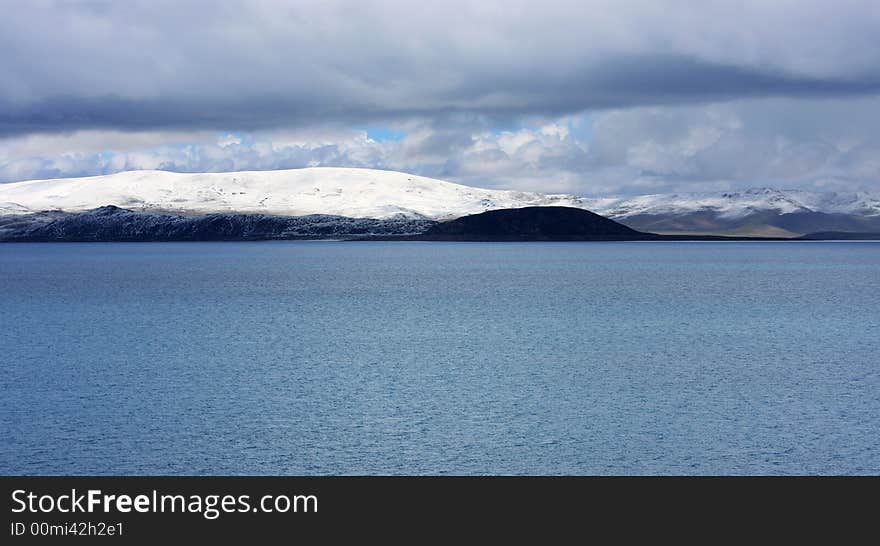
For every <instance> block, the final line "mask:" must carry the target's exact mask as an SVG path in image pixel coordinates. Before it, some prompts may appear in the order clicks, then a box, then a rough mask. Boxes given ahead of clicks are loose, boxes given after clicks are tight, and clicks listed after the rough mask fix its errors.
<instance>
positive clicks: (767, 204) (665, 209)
mask: <svg viewBox="0 0 880 546" xmlns="http://www.w3.org/2000/svg"><path fill="white" fill-rule="evenodd" d="M581 205H582V206H584V207H586V208H588V209H590V210H593V211H595V212H597V213H599V214H602V215H605V216H608V217H610V218H614V219H615V220H617V221H619V222H622V223H624V224H626V225H628V226H630V227H632V228H635V229H639V230H645V231H654V232H662V233H705V234H727V235H751V236H775V237H788V236H795V235H801V234H806V233H812V232H817V231H853V232H875V231H880V193H878V194H871V193H834V192H829V193H820V192H805V191H796V190H786V191H783V190H776V189H772V188H761V189H752V190H745V191H737V192H718V193H685V194H659V195H643V196H639V197H619V198H602V199H584V200H583V202H582V204H581Z"/></svg>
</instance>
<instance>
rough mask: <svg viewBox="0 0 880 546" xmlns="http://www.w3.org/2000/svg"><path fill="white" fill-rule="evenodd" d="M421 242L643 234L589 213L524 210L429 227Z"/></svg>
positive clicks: (560, 209)
mask: <svg viewBox="0 0 880 546" xmlns="http://www.w3.org/2000/svg"><path fill="white" fill-rule="evenodd" d="M414 238H416V239H419V240H422V241H635V240H650V239H654V238H656V236H655V235H652V234H648V233H642V232H639V231H636V230H634V229H632V228H628V227H626V226H624V225H623V224H619V223H617V222H615V221H614V220H609V219H608V218H605V217H604V216H599V215H598V214H595V213H592V212H590V211H588V210H584V209H577V208H570V207H524V208H519V209H502V210H491V211H488V212H483V213H481V214H473V215H470V216H462V217H461V218H457V219H455V220H450V221H448V222H443V223H440V224H436V225H434V226H432V227H430V228H429V229H428V230H427V231H425V232H424V233H422V234H421V235H417V236H415V237H414Z"/></svg>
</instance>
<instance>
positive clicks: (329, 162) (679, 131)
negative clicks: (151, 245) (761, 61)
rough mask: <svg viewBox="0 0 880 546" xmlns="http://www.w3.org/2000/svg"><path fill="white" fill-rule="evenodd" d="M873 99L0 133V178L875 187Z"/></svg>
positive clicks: (567, 188) (879, 157)
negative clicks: (182, 174)
mask: <svg viewBox="0 0 880 546" xmlns="http://www.w3.org/2000/svg"><path fill="white" fill-rule="evenodd" d="M878 125H880V99H863V100H861V101H855V102H853V101H791V100H765V101H745V102H736V103H724V104H714V105H701V106H680V107H645V108H634V109H627V110H615V111H609V112H604V113H594V114H590V115H584V116H574V117H572V116H568V117H563V118H559V119H555V120H553V119H544V120H541V119H535V120H533V124H531V125H529V126H525V127H519V128H515V129H509V130H504V131H492V130H489V129H487V128H486V122H485V120H481V119H479V118H472V119H470V120H466V121H462V120H461V119H459V120H456V122H455V123H447V124H435V123H431V122H429V121H422V122H410V123H407V124H401V125H398V126H395V128H394V129H395V131H399V132H401V133H403V134H404V137H403V138H402V139H401V140H383V141H376V140H374V139H371V138H370V137H369V136H368V134H367V132H366V131H363V130H354V129H344V128H339V127H323V128H315V127H312V128H309V129H303V130H298V131H262V132H252V133H233V134H229V133H213V132H194V133H175V132H171V133H168V134H163V133H161V132H160V133H156V132H144V133H120V132H102V131H80V132H76V133H71V134H68V135H64V136H62V135H51V136H49V135H31V136H25V137H21V138H13V139H6V140H0V180H3V181H12V180H23V179H34V178H47V177H58V176H84V175H93V174H104V173H110V172H117V171H120V170H129V169H166V170H176V171H190V172H196V171H206V172H218V171H234V170H264V169H283V168H296V167H306V166H316V165H324V166H353V167H370V168H386V169H393V170H401V171H408V172H413V173H416V174H422V175H426V176H434V177H437V178H443V179H448V180H453V181H458V182H462V183H467V184H473V185H481V186H487V187H501V188H510V189H523V190H536V191H553V192H572V193H579V194H584V195H607V194H638V193H650V192H664V191H700V190H708V189H730V188H743V187H754V186H765V185H769V186H778V187H785V188H818V189H840V190H842V189H877V188H878V185H880V184H878V183H880V137H878V135H877V134H876V127H877V126H878Z"/></svg>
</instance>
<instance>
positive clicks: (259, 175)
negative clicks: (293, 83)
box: [0, 167, 582, 219]
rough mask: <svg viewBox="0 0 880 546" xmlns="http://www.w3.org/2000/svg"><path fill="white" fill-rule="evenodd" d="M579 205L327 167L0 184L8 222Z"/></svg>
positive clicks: (438, 213)
mask: <svg viewBox="0 0 880 546" xmlns="http://www.w3.org/2000/svg"><path fill="white" fill-rule="evenodd" d="M581 201H582V200H581V199H580V198H578V197H575V196H571V195H549V194H541V193H530V192H519V191H505V190H489V189H482V188H473V187H470V186H463V185H460V184H453V183H451V182H445V181H442V180H435V179H432V178H425V177H422V176H415V175H411V174H405V173H399V172H393V171H380V170H371V169H345V168H330V167H317V168H307V169H292V170H283V171H248V172H233V173H209V174H183V173H172V172H165V171H130V172H123V173H118V174H110V175H104V176H92V177H87V178H62V179H55V180H34V181H29V182H14V183H10V184H0V214H7V215H8V214H24V213H28V212H37V211H44V210H63V211H65V212H80V211H85V210H90V209H95V208H97V207H101V206H105V205H115V206H118V207H122V208H125V209H129V210H135V211H164V212H177V213H186V214H204V213H216V212H237V213H263V214H274V215H283V216H303V215H308V214H329V215H338V216H347V217H351V218H391V217H394V216H397V215H403V216H408V217H426V218H431V219H445V218H453V217H457V216H462V215H467V214H475V213H479V212H484V211H487V210H493V209H503V208H515V207H525V206H547V205H557V206H574V207H578V206H582V205H581Z"/></svg>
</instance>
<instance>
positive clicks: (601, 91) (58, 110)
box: [0, 0, 880, 195]
mask: <svg viewBox="0 0 880 546" xmlns="http://www.w3.org/2000/svg"><path fill="white" fill-rule="evenodd" d="M432 4H434V5H432ZM0 12H2V14H3V15H2V17H0V70H2V77H0V182H10V181H17V180H27V179H34V178H54V177H67V176H84V175H93V174H105V173H112V172H118V171H122V170H130V169H167V170H174V171H230V170H245V169H277V168H294V167H304V166H312V165H324V166H354V167H375V168H383V169H394V170H402V171H408V172H413V173H417V174H422V175H427V176H434V177H438V178H444V179H448V180H453V181H459V182H464V183H468V184H473V185H481V186H487V187H501V188H518V189H531V190H539V191H565V192H573V193H579V194H584V195H603V194H639V193H650V192H662V191H691V190H716V189H730V188H745V187H756V186H776V187H782V188H804V189H828V190H876V189H880V2H877V1H876V0H864V1H859V0H855V1H849V0H835V1H831V0H825V1H821V2H820V1H812V0H798V1H788V0H773V1H768V0H760V1H749V0H741V1H736V2H734V1H714V0H705V1H701V2H694V1H692V0H687V1H659V0H643V1H624V0H608V1H605V0H600V1H589V0H577V1H554V0H544V1H541V2H537V1H530V2H524V1H519V0H504V1H494V0H478V1H472V2H462V1H455V0H452V1H444V2H436V3H428V2H413V1H405V2H404V1H388V0H386V1H370V0H356V1H355V0H352V1H334V0H316V1H299V0H297V1H293V0H289V1H273V0H262V1H260V0H240V1H235V0H226V1H224V2H215V1H201V0H193V1H186V0H173V1H172V0H149V1H135V0H132V1H126V2H120V1H116V0H29V1H27V2H22V1H19V0H0Z"/></svg>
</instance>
